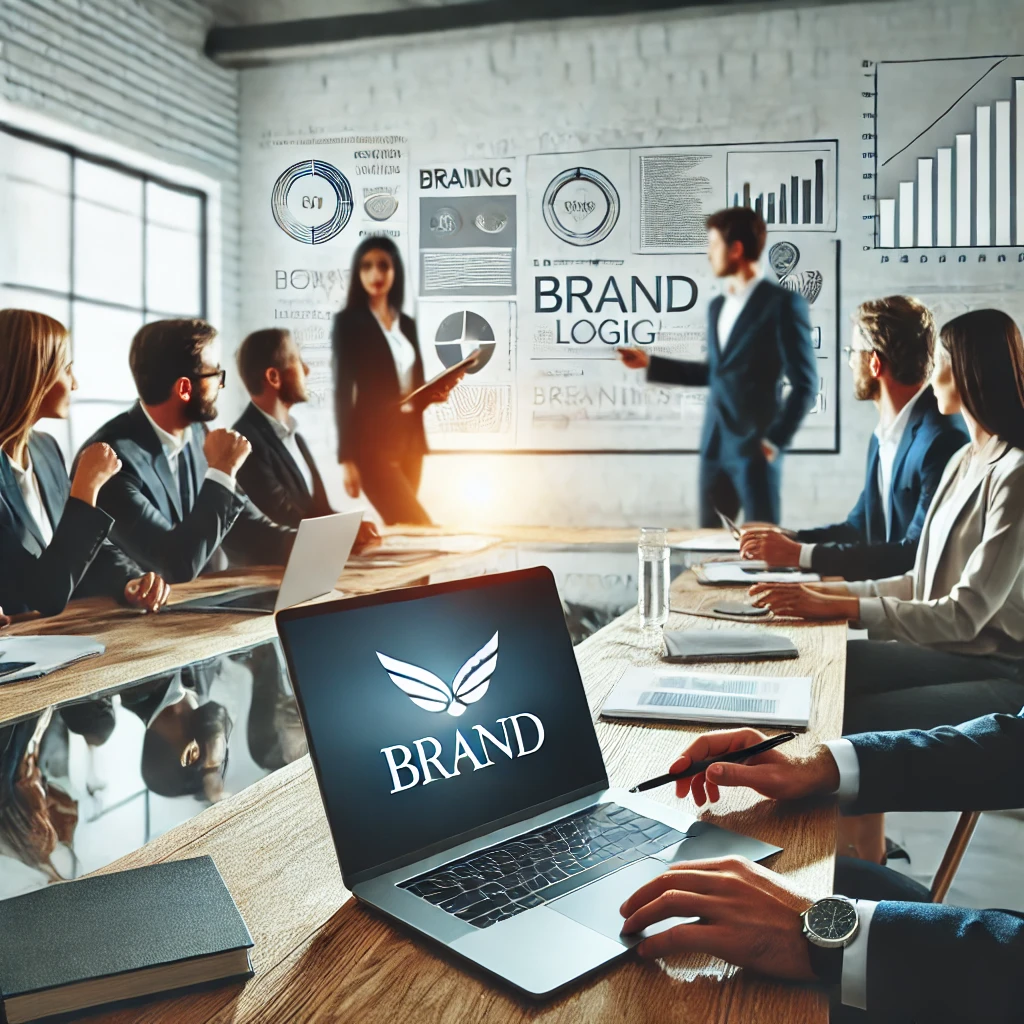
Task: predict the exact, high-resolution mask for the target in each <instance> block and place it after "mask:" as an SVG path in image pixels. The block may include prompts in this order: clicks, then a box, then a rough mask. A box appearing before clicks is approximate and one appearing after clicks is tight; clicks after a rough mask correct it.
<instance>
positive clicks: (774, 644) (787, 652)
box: [665, 629, 800, 663]
mask: <svg viewBox="0 0 1024 1024" xmlns="http://www.w3.org/2000/svg"><path fill="white" fill-rule="evenodd" d="M665 649H666V652H667V653H666V655H665V660H666V661H678V662H683V663H693V662H701V661H778V660H781V659H785V658H796V657H798V655H799V653H800V652H799V651H798V650H797V649H796V644H794V643H793V641H792V640H790V639H789V637H788V636H782V635H781V634H779V633H769V632H768V631H767V630H762V629H742V630H741V629H679V630H671V631H666V633H665Z"/></svg>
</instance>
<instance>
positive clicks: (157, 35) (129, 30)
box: [0, 0, 239, 337]
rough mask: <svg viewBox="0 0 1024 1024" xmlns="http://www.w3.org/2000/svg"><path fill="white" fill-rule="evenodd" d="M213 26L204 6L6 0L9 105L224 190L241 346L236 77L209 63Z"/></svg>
mask: <svg viewBox="0 0 1024 1024" xmlns="http://www.w3.org/2000/svg"><path fill="white" fill-rule="evenodd" d="M209 21H210V17H209V14H208V12H207V11H206V9H205V8H204V7H203V5H202V4H201V3H199V2H198V0H3V2H2V3H0V89H2V92H0V97H2V98H3V99H4V100H6V101H8V102H9V103H10V104H12V105H13V106H14V107H16V108H19V109H21V110H26V111H31V112H34V113H37V114H44V115H46V116H47V117H49V118H51V119H53V120H56V121H59V122H61V121H62V122H64V123H66V124H68V125H69V126H71V127H72V128H75V129H78V130H80V131H83V132H88V133H89V134H90V135H92V136H96V137H98V138H99V139H101V140H105V141H109V142H112V143H115V144H117V145H119V146H124V147H127V148H128V149H129V150H132V151H133V152H136V153H139V154H142V155H144V156H148V157H150V158H154V159H157V160H160V161H162V162H164V163H166V164H170V165H174V166H177V167H183V168H186V169H188V170H191V171H193V172H199V173H201V174H203V175H205V176H206V177H207V178H211V179H213V180H215V181H217V182H219V183H220V184H221V196H220V200H221V218H222V225H221V238H220V239H219V240H218V239H213V248H214V250H215V252H214V256H215V258H218V259H219V261H220V266H219V267H218V268H217V269H218V270H219V272H220V273H219V275H218V274H216V273H215V274H214V275H212V276H213V277H214V279H215V280H216V279H217V278H218V276H219V279H220V281H221V295H220V296H219V300H220V301H219V302H217V303H216V305H217V306H219V308H220V310H221V325H222V326H223V328H224V329H225V331H226V332H227V334H228V336H229V337H234V336H235V335H236V333H237V326H236V325H237V322H238V302H239V243H238V224H239V184H238V180H239V171H238V162H239V140H238V75H237V72H234V71H227V70H225V69H224V68H221V67H218V66H217V65H215V64H214V63H213V62H212V61H209V60H207V59H206V57H205V56H204V55H203V52H202V48H203V42H204V39H205V36H206V31H207V29H208V27H209ZM218 243H219V246H218ZM218 248H219V249H220V254H219V255H217V253H216V250H217V249H218Z"/></svg>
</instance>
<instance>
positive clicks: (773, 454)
mask: <svg viewBox="0 0 1024 1024" xmlns="http://www.w3.org/2000/svg"><path fill="white" fill-rule="evenodd" d="M761 451H762V452H764V457H765V459H767V460H768V462H774V461H775V460H776V459H777V458H778V457H779V449H778V448H776V447H775V445H773V444H772V443H771V442H770V441H765V440H762V441H761Z"/></svg>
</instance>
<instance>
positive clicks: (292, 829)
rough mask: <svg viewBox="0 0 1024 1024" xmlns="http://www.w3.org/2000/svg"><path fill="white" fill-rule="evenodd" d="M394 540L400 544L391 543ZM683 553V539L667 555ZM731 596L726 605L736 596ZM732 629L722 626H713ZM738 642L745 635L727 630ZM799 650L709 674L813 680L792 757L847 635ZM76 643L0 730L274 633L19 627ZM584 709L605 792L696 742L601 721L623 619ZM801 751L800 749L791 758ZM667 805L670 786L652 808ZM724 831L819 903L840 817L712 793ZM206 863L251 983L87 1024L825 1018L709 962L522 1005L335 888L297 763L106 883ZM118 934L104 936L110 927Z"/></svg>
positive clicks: (629, 630) (395, 579) (625, 965)
mask: <svg viewBox="0 0 1024 1024" xmlns="http://www.w3.org/2000/svg"><path fill="white" fill-rule="evenodd" d="M403 532H406V531H403ZM497 532H498V533H500V534H501V535H502V538H503V539H505V540H516V541H527V542H557V543H562V544H568V543H572V544H577V543H582V544H586V543H596V542H615V541H630V540H633V539H634V538H635V536H636V533H635V531H632V530H628V531H611V530H603V531H602V530H575V531H574V530H570V529H563V530H554V529H530V530H528V529H502V530H499V531H497ZM683 536H685V535H684V534H682V533H680V534H678V535H675V536H674V537H673V539H680V538H681V537H683ZM472 557H475V556H468V555H449V556H443V557H440V558H437V559H436V560H434V561H432V562H429V563H420V564H418V565H415V566H407V567H404V568H402V569H393V568H392V569H370V570H365V571H362V572H359V573H357V574H348V573H347V574H346V576H345V578H344V580H343V584H342V585H343V587H344V589H345V591H346V592H348V593H353V592H363V593H365V592H368V591H374V590H381V589H387V588H390V587H395V586H403V585H408V584H409V583H411V582H414V581H416V580H418V579H421V578H422V577H424V576H426V575H428V574H429V573H431V572H434V571H437V570H441V569H445V570H448V569H453V568H454V567H456V566H457V565H458V564H459V563H460V562H465V561H466V560H468V559H470V558H472ZM240 576H244V578H245V581H246V582H256V581H259V582H264V581H266V582H273V581H274V580H275V573H273V572H263V571H259V572H254V571H250V572H246V573H244V574H231V575H225V576H223V577H221V579H219V580H217V579H211V578H206V579H204V580H202V581H196V582H195V583H191V584H187V585H184V586H178V587H175V588H174V595H173V598H172V599H174V598H177V599H181V598H184V597H186V596H196V595H198V594H200V593H209V592H215V591H216V590H219V589H223V587H224V586H225V584H228V585H230V584H233V583H236V582H239V581H240V580H239V577H240ZM722 596H723V593H722V591H719V590H715V589H713V588H707V587H701V586H699V585H698V584H697V583H696V581H695V579H694V577H693V574H692V573H689V572H687V573H684V574H683V575H682V576H681V577H680V578H679V579H677V580H676V581H675V583H674V585H673V589H672V607H673V608H683V609H689V610H690V611H698V610H700V609H701V608H702V607H708V606H709V605H710V604H713V603H714V602H715V601H717V600H720V599H721V598H722ZM730 596H732V597H735V596H736V592H735V590H733V591H731V592H730ZM719 625H723V623H720V622H717V621H714V620H711V619H708V618H700V617H696V616H692V615H684V614H678V613H674V614H673V615H672V617H671V618H670V620H669V626H668V628H672V629H685V628H713V627H716V626H719ZM724 625H727V626H730V627H732V623H724ZM735 628H740V629H743V628H753V627H748V626H746V625H738V626H736V627H735ZM774 628H778V629H780V630H781V631H782V632H784V633H786V634H787V635H789V636H791V637H792V638H793V639H794V641H795V642H796V643H797V645H798V647H799V649H800V658H799V660H798V661H795V662H794V661H789V662H775V663H772V662H767V663H763V664H758V665H756V666H751V665H749V664H748V665H744V666H716V667H715V671H731V670H734V671H737V672H744V671H745V672H750V671H756V672H758V673H759V674H778V675H810V676H812V677H813V679H814V701H813V712H812V717H811V723H810V728H809V729H808V730H807V732H806V734H804V735H802V736H801V737H800V739H799V740H798V741H797V742H796V743H794V744H793V745H792V746H791V747H790V749H804V750H807V749H810V748H811V747H812V746H813V745H814V744H816V743H818V742H819V741H821V740H824V739H831V738H834V737H836V736H838V735H839V734H840V726H841V721H842V692H843V689H842V688H843V671H844V664H845V637H846V630H845V625H840V624H824V625H820V624H815V625H799V624H793V625H780V626H777V627H774ZM45 631H53V632H63V633H71V632H74V633H88V634H90V635H95V636H97V637H99V638H100V639H101V640H103V641H104V642H105V643H106V645H107V651H106V654H104V655H102V656H101V657H99V658H95V659H91V660H89V661H87V662H83V663H81V664H79V665H76V666H71V667H69V668H68V669H65V670H63V671H61V672H59V673H56V674H54V675H52V676H49V677H46V678H45V679H42V680H36V681H30V682H26V683H21V684H13V685H8V686H5V687H3V688H0V720H10V719H12V718H19V717H23V716H26V715H30V714H33V713H36V712H38V711H40V710H42V708H44V707H46V706H48V705H50V704H54V703H58V702H63V701H67V700H73V699H76V698H81V697H84V696H87V695H90V694H95V693H98V692H102V691H104V690H110V689H114V688H116V687H118V686H121V685H123V684H125V683H127V682H129V681H131V680H133V679H138V678H141V677H142V676H145V675H148V674H151V673H155V672H159V671H161V670H165V669H169V668H174V667H176V666H178V665H180V664H182V663H184V662H186V661H190V660H195V659H196V658H201V657H207V656H212V655H215V654H219V653H223V652H226V651H230V650H234V649H236V648H238V647H241V646H244V645H246V644H249V643H255V642H258V641H260V640H264V639H267V638H269V637H270V636H272V635H273V633H274V626H273V620H272V619H271V618H270V617H268V616H241V615H238V616H235V615H218V616H217V617H216V620H215V625H214V620H212V619H211V617H210V616H208V615H206V616H200V615H191V614H179V615H158V616H155V617H152V618H150V617H146V618H141V617H139V616H138V615H136V614H133V613H131V612H128V611H125V610H122V609H115V608H114V607H113V606H112V605H111V603H110V602H100V601H83V602H78V603H76V604H74V605H72V606H71V608H69V609H68V611H67V612H65V613H64V615H62V616H60V617H58V618H57V619H54V620H42V621H38V622H34V623H24V624H20V625H17V626H15V627H13V628H12V630H11V632H14V633H39V632H45ZM576 651H577V657H578V660H579V664H580V669H581V672H582V675H583V680H584V683H585V684H586V689H587V694H588V697H589V700H590V706H591V710H592V712H593V714H594V716H595V721H596V725H597V732H598V736H599V737H600V741H601V746H602V749H603V750H604V756H605V761H606V763H607V766H608V773H609V776H610V778H611V782H612V785H616V786H630V785H633V784H634V783H635V782H637V781H638V780H640V779H643V778H647V777H649V776H651V775H655V774H658V773H659V772H662V771H664V770H665V767H666V766H667V765H668V764H669V763H670V761H671V760H672V758H673V757H674V756H675V754H676V753H678V751H679V750H680V749H681V748H682V747H683V746H685V744H686V742H687V737H688V736H689V735H694V734H696V733H698V732H701V731H702V729H701V728H700V727H699V726H693V727H688V726H680V725H657V724H642V725H641V724H633V723H625V722H610V721H602V720H600V718H598V717H597V715H598V709H599V708H600V706H601V703H602V702H603V700H604V698H605V696H606V695H607V693H608V692H609V690H610V689H611V687H612V686H613V685H614V683H615V682H616V681H617V679H618V678H619V676H620V674H621V673H622V671H623V670H624V669H625V668H626V666H627V665H630V664H653V663H654V662H655V661H656V660H657V657H658V651H657V650H656V649H655V648H653V647H651V646H649V645H647V644H646V642H645V641H644V639H643V637H642V634H641V632H640V630H639V627H638V624H637V621H636V615H635V613H629V614H626V615H623V616H622V617H621V618H619V619H617V620H616V621H614V622H612V623H611V624H610V625H608V626H606V627H605V628H604V629H602V630H600V631H599V632H597V633H595V634H594V635H593V636H591V637H589V638H588V639H587V640H585V641H584V642H583V643H581V644H580V645H579V646H578V647H577V648H576ZM798 744H799V747H798V746H797V745H798ZM650 795H651V796H653V797H654V798H655V799H660V800H663V801H664V802H666V803H671V802H672V801H673V800H674V799H675V797H674V796H673V794H672V790H671V787H665V788H663V789H660V790H656V791H654V792H653V793H652V794H650ZM707 816H708V817H709V819H711V820H715V821H717V822H719V823H721V824H724V825H725V826H726V827H729V828H732V829H735V830H737V831H740V832H744V833H746V834H748V835H752V836H756V837H757V838H760V839H764V840H766V841H768V842H771V843H776V844H778V845H779V846H782V847H784V848H785V849H784V852H783V853H782V854H780V855H779V856H778V857H777V858H776V859H775V862H774V864H773V865H772V866H773V867H774V868H775V869H776V870H778V871H780V872H782V873H784V874H785V875H786V876H787V878H788V879H790V880H791V882H792V884H793V885H794V887H796V888H799V889H800V890H801V891H802V892H804V893H806V894H807V895H809V896H811V897H819V896H823V895H826V894H828V893H830V892H831V891H832V890H831V886H832V871H833V858H834V853H835V825H836V818H835V811H834V809H833V808H832V807H831V806H828V805H821V806H814V807H809V808H807V807H805V808H800V809H799V810H797V809H793V810H785V809H779V808H776V806H775V805H774V804H773V803H772V802H771V801H766V800H763V799H761V798H760V797H758V796H756V795H755V794H753V793H750V792H749V791H739V792H737V791H733V792H723V797H722V800H721V802H720V803H719V804H718V805H717V806H716V808H715V809H714V810H713V811H712V812H710V813H709V814H708V815H707ZM201 854H210V855H211V856H212V857H213V858H214V860H215V861H216V863H217V866H218V868H219V869H220V871H221V873H222V875H223V876H224V879H225V881H226V883H227V885H228V888H229V889H230V890H231V893H232V895H233V896H234V898H235V901H236V902H237V904H238V906H239V909H240V910H241V912H242V915H243V917H244V918H245V920H246V923H247V924H248V926H249V929H250V931H251V932H252V935H253V938H254V940H255V943H256V945H255V948H254V950H253V951H252V952H253V964H254V967H255V970H256V975H255V977H254V978H252V979H251V980H250V981H249V982H248V983H247V984H246V985H244V986H239V985H235V986H228V987H226V988H218V989H214V990H211V991H208V992H201V993H197V994H193V995H187V996H184V997H181V998H176V999H165V1000H158V1001H156V1002H152V1003H147V1004H145V1005H144V1006H141V1007H133V1008H132V1009H130V1010H126V1011H121V1012H113V1013H106V1014H99V1015H96V1016H94V1017H91V1018H90V1020H91V1021H94V1022H96V1024H100V1022H117V1024H122V1022H123V1024H128V1022H132V1024H165V1022H166V1024H172V1022H173V1024H228V1022H232V1024H241V1022H246V1024H249V1022H252V1024H256V1022H259V1024H271V1022H273V1024H284V1022H291V1021H296V1022H299V1021H301V1022H304V1024H305V1022H310V1024H312V1022H327V1021H331V1022H334V1021H337V1022H342V1021H345V1022H347V1021H352V1022H359V1024H371V1022H376V1021H380V1022H391V1021H396V1020H398V1021H403V1020H415V1021H416V1022H417V1024H428V1022H434V1021H438V1022H440V1021H444V1022H448V1021H452V1022H454V1021H459V1022H462V1021H496V1022H501V1024H512V1022H517V1021H527V1020H529V1021H542V1022H545V1024H547V1022H574V1024H593V1022H601V1021H608V1022H612V1021H614V1022H616V1024H618V1022H631V1021H637V1022H641V1021H643V1022H650V1021H657V1022H659V1024H671V1022H680V1024H681V1022H684V1021H686V1022H690V1021H693V1022H704V1021H716V1022H720V1021H729V1022H734V1021H735V1022H740V1021H742V1022H751V1024H753V1022H766V1021H785V1022H786V1024H825V1022H826V1021H827V1019H828V1008H827V1002H826V999H825V998H824V996H823V995H821V994H820V993H818V992H816V991H814V990H812V989H810V988H805V987H802V986H797V985H785V984H776V983H773V982H769V981H766V980H762V979H758V978H755V977H752V976H749V975H747V974H745V973H744V972H742V971H737V970H735V969H734V968H732V967H729V966H727V965H725V964H723V963H722V962H721V961H718V960H715V959H714V958H711V957H707V956H686V957H673V958H670V959H668V960H665V961H658V962H654V963H645V962H641V961H639V960H637V959H633V958H626V959H625V960H623V961H620V962H619V963H618V964H617V965H616V966H613V967H612V968H611V969H609V970H607V971H605V972H604V973H602V974H599V975H597V976H596V977H595V978H593V979H591V980H589V981H587V982H584V983H582V984H580V985H579V986H578V987H576V988H575V989H572V990H571V991H569V992H568V993H567V994H565V995H563V996H561V997H559V998H557V999H555V1000H553V1001H550V1002H546V1003H542V1004H533V1003H531V1002H529V1001H527V1000H525V999H522V998H520V997H518V996H516V995H514V994H512V993H511V992H510V991H508V990H505V989H502V988H500V987H499V986H497V985H495V984H492V983H489V982H488V981H486V980H484V979H482V978H480V977H477V976H474V975H473V974H470V973H468V972H467V971H465V970H463V969H462V968H461V967H459V966H457V965H456V964H455V963H454V962H452V961H450V960H448V959H446V958H444V957H443V956H442V955H441V954H440V953H438V952H436V951H435V950H434V949H433V948H432V947H430V946H429V945H428V944H427V943H426V942H425V941H424V940H421V939H419V938H417V937H414V936H412V935H411V934H408V933H404V932H402V931H399V930H397V929H396V928H394V927H393V926H391V925H390V924H388V923H386V922H385V921H384V920H382V919H381V918H379V917H376V916H375V915H373V914H372V913H370V912H368V911H366V910H364V909H363V908H362V907H361V906H359V905H357V904H356V902H355V901H354V900H353V899H352V898H351V897H350V894H349V892H348V891H347V890H346V889H345V888H344V886H343V885H342V881H341V873H340V870H339V868H338V864H337V860H336V859H335V854H334V847H333V844H332V842H331V837H330V832H329V830H328V827H327V820H326V817H325V815H324V812H323V807H322V805H321V802H320V797H319V794H318V792H317V786H316V780H315V778H314V775H313V769H312V767H311V765H310V762H309V758H308V756H307V757H304V758H302V759H301V760H299V761H297V762H295V763H294V764H291V765H289V766H287V767H285V768H282V769H280V770H279V771H277V772H274V773H273V774H272V775H270V776H268V777H267V778H265V779H262V780H261V781H260V782H258V783H256V784H255V785H253V786H251V787H249V788H248V789H246V790H244V791H242V792H240V793H238V794H236V795H234V796H232V797H229V798H228V799H226V800H224V801H223V802H221V803H219V804H216V805H214V806H212V807H210V808H208V809H207V810H205V811H203V812H202V813H201V814H199V815H198V816H197V817H195V818H193V819H191V820H190V821H187V822H185V823H184V824H182V825H179V826H178V827H177V828H174V829H172V830H171V831H170V832H168V833H166V834H164V835H163V836H161V837H160V838H158V839H155V840H154V841H152V842H150V843H148V844H147V845H146V846H144V847H142V848H141V849H139V850H137V851H136V852H134V853H132V854H129V855H128V856H126V857H123V858H121V859H120V860H118V861H116V862H115V863H114V864H111V865H110V866H109V867H108V868H106V869H104V870H106V871H113V870H118V869H123V868H130V867H138V866H141V865H144V864H153V863H157V862H160V861H165V860H174V859H178V858H183V857H194V856H199V855H201ZM111 924H112V926H116V925H115V919H114V917H113V915H112V918H111Z"/></svg>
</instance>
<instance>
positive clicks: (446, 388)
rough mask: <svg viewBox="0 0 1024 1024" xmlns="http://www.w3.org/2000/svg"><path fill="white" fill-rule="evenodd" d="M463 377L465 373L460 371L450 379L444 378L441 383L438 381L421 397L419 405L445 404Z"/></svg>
mask: <svg viewBox="0 0 1024 1024" xmlns="http://www.w3.org/2000/svg"><path fill="white" fill-rule="evenodd" d="M465 376H466V371H465V370H462V371H461V372H460V373H457V374H454V375H453V376H451V377H445V379H444V380H443V381H439V382H438V383H437V384H435V385H434V387H432V388H431V389H430V390H429V391H427V392H426V393H425V394H424V395H423V396H422V397H421V399H420V401H421V403H422V404H423V405H440V404H442V403H444V402H447V401H448V396H449V395H450V394H451V393H452V392H453V391H454V390H455V385H456V384H458V383H459V381H460V380H462V378H463V377H465Z"/></svg>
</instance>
